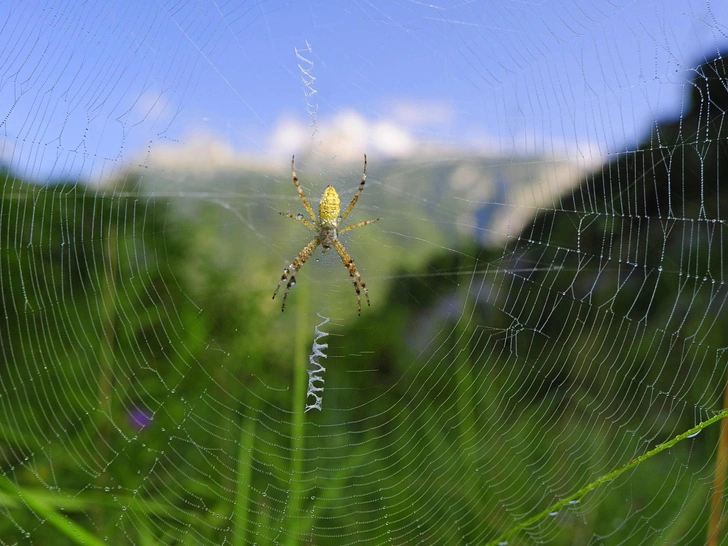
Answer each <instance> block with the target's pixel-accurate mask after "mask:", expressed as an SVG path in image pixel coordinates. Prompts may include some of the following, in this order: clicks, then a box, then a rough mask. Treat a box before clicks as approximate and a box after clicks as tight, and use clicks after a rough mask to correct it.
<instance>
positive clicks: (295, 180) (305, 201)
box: [291, 155, 317, 223]
mask: <svg viewBox="0 0 728 546" xmlns="http://www.w3.org/2000/svg"><path fill="white" fill-rule="evenodd" d="M295 159H296V156H295V155H294V156H291V178H293V185H294V186H296V189H297V190H298V197H300V198H301V201H303V206H304V207H306V211H307V212H308V215H309V216H310V217H311V220H313V221H314V223H316V222H317V220H316V215H315V214H314V213H313V209H312V208H311V204H310V203H309V202H308V199H306V196H305V195H304V194H303V188H301V185H300V184H299V183H298V177H297V176H296V170H295V169H294V167H293V161H294V160H295Z"/></svg>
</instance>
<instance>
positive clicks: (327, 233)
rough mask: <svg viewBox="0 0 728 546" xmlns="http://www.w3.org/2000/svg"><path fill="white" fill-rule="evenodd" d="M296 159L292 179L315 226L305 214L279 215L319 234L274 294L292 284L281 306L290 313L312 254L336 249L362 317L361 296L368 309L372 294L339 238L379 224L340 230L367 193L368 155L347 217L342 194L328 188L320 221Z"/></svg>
mask: <svg viewBox="0 0 728 546" xmlns="http://www.w3.org/2000/svg"><path fill="white" fill-rule="evenodd" d="M294 159H295V157H292V158H291V177H292V178H293V184H294V185H295V186H296V189H297V190H298V196H299V197H300V198H301V201H302V202H303V206H304V208H305V209H306V212H308V215H309V216H310V217H311V220H312V222H309V221H308V220H306V219H305V218H304V217H303V215H302V214H299V215H296V216H294V215H293V214H289V213H285V212H281V213H279V214H280V215H281V216H287V217H288V218H292V219H293V220H297V221H299V222H301V223H302V224H303V225H305V226H306V227H307V228H309V229H310V230H311V231H315V232H316V236H315V237H314V238H313V240H312V241H311V242H310V243H308V244H307V245H306V246H305V247H303V250H302V251H301V252H300V253H299V254H298V256H296V259H295V260H293V263H291V265H289V266H288V267H286V268H285V269H284V270H283V275H281V280H279V281H278V286H276V289H275V291H274V292H273V299H275V297H276V294H278V289H279V288H280V287H281V284H282V283H283V281H286V280H287V281H288V282H287V283H286V291H285V292H284V293H283V304H282V305H281V311H284V310H285V309H286V299H287V298H288V293H289V292H290V291H291V287H292V286H293V285H294V284H296V273H298V271H299V270H300V269H301V267H303V264H305V263H306V260H308V259H309V258H310V257H311V254H313V251H314V250H316V247H317V246H319V245H321V247H322V248H321V250H322V251H323V252H326V251H327V250H329V249H330V248H331V247H333V248H334V249H335V250H336V252H337V254H338V255H339V256H340V257H341V261H342V262H343V263H344V267H346V269H347V270H348V271H349V276H350V277H351V281H352V283H353V284H354V290H356V303H357V306H358V308H359V315H361V295H360V293H361V290H364V297H365V298H366V299H367V305H370V303H369V291H368V290H367V285H366V284H365V283H364V279H362V278H361V275H360V274H359V271H358V270H357V268H356V266H355V265H354V260H352V259H351V256H349V253H348V252H347V251H346V248H344V245H342V244H341V241H339V235H340V234H341V233H345V232H347V231H351V230H352V229H356V228H359V227H362V226H366V225H369V224H373V223H374V222H376V221H377V220H379V218H375V219H374V220H365V221H364V222H359V223H357V224H352V225H351V226H349V227H345V228H344V229H342V230H339V226H341V224H342V223H343V222H344V220H346V217H347V216H349V213H350V212H351V211H352V209H353V208H354V205H356V202H357V201H358V200H359V195H360V194H361V192H362V190H363V189H364V184H365V183H366V181H367V156H366V155H364V174H363V175H362V179H361V184H359V189H358V190H356V193H355V194H354V197H353V198H352V200H351V203H349V206H348V207H346V210H345V211H344V214H342V215H341V216H339V212H340V210H341V199H340V198H339V194H338V193H337V192H336V189H334V187H333V186H328V187H327V188H326V189H325V190H324V193H323V195H322V196H321V203H320V205H319V215H318V218H316V215H315V214H314V212H313V209H312V208H311V205H310V203H309V202H308V199H306V196H305V195H304V193H303V188H301V185H300V184H299V183H298V177H297V176H296V170H295V168H294Z"/></svg>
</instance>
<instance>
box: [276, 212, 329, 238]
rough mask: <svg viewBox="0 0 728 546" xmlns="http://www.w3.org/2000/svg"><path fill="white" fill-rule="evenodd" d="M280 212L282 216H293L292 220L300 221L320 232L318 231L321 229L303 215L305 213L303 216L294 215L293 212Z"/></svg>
mask: <svg viewBox="0 0 728 546" xmlns="http://www.w3.org/2000/svg"><path fill="white" fill-rule="evenodd" d="M278 214H280V215H281V216H285V217H286V218H291V219H292V220H296V221H298V222H301V223H302V224H303V225H304V226H306V227H307V228H308V229H310V230H312V231H315V232H316V233H318V231H319V229H318V228H317V227H316V226H314V225H313V224H312V223H311V222H309V221H308V220H306V219H305V218H304V217H303V215H301V216H294V215H293V214H289V213H287V212H279V213H278Z"/></svg>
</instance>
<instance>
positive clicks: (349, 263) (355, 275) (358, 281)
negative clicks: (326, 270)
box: [333, 239, 371, 316]
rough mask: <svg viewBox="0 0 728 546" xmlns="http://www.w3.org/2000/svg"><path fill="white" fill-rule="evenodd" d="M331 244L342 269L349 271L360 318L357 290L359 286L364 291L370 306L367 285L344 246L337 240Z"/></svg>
mask: <svg viewBox="0 0 728 546" xmlns="http://www.w3.org/2000/svg"><path fill="white" fill-rule="evenodd" d="M333 244H334V248H335V249H336V252H338V254H339V256H340V257H341V261H342V262H344V267H346V269H347V271H349V276H350V277H351V282H352V283H354V290H356V305H357V307H358V308H359V316H361V296H360V292H361V290H360V289H359V286H361V288H362V289H363V290H364V297H365V298H366V299H367V305H369V306H371V303H369V291H368V290H367V285H366V283H365V282H364V279H362V278H361V275H360V274H359V271H358V270H357V268H356V266H355V265H354V260H352V259H351V256H349V253H348V252H347V251H346V249H345V248H344V245H342V244H341V242H340V241H339V240H338V239H337V240H335V241H334V243H333Z"/></svg>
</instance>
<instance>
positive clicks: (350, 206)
mask: <svg viewBox="0 0 728 546" xmlns="http://www.w3.org/2000/svg"><path fill="white" fill-rule="evenodd" d="M366 181H367V154H364V174H363V175H362V177H361V184H359V189H358V190H356V193H355V194H354V197H353V198H352V200H351V203H349V206H348V207H346V210H345V211H344V214H342V215H341V220H340V221H339V224H341V222H343V221H344V220H346V217H347V216H349V213H350V212H351V210H352V209H353V208H354V205H356V202H357V201H358V200H359V195H360V194H361V191H362V190H363V189H364V184H365V183H366Z"/></svg>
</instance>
